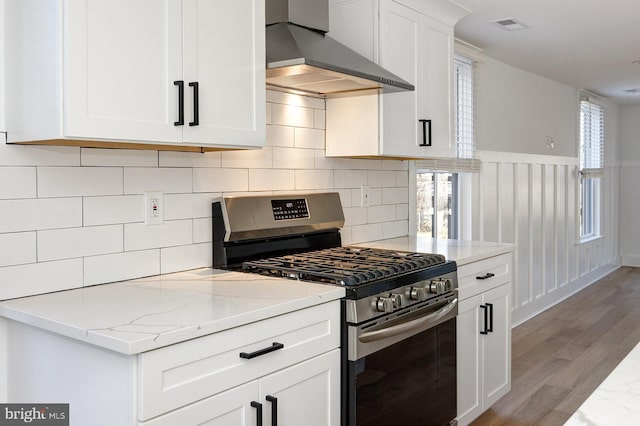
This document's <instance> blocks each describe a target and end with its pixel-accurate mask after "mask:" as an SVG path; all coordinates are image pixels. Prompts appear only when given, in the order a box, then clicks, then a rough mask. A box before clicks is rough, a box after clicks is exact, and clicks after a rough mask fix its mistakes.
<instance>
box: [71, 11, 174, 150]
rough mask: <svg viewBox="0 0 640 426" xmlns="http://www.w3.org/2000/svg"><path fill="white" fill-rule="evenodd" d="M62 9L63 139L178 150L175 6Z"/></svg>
mask: <svg viewBox="0 0 640 426" xmlns="http://www.w3.org/2000/svg"><path fill="white" fill-rule="evenodd" d="M64 4H65V6H64V7H65V22H64V25H65V26H66V33H65V35H64V39H65V41H64V62H65V64H64V65H65V66H64V83H63V90H64V94H63V99H64V108H65V113H64V117H65V120H64V129H63V133H64V136H65V137H70V138H77V139H92V140H95V139H120V140H125V141H132V140H136V141H154V142H180V141H181V139H182V130H181V128H180V127H176V126H174V124H173V123H174V121H175V120H177V88H174V86H173V81H174V80H179V79H180V78H181V75H182V59H181V50H182V41H181V12H180V4H181V3H180V1H179V0H137V1H130V0H69V1H66V2H64Z"/></svg>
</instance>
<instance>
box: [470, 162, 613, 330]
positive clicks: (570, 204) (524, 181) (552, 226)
mask: <svg viewBox="0 0 640 426" xmlns="http://www.w3.org/2000/svg"><path fill="white" fill-rule="evenodd" d="M478 157H479V158H480V159H481V160H482V170H481V172H480V173H478V174H475V175H474V177H473V190H472V193H473V196H472V211H473V212H474V213H473V220H472V222H473V225H472V230H473V239H474V240H480V241H498V242H504V243H513V244H516V245H517V249H516V252H515V254H514V259H516V262H515V264H514V271H513V298H512V301H513V302H512V303H513V306H512V309H513V311H512V319H513V325H514V326H515V325H517V324H520V323H522V322H524V321H526V320H527V319H529V318H531V317H532V316H535V315H537V314H538V313H540V312H542V311H544V310H546V309H548V308H549V307H551V306H553V305H555V304H556V303H558V302H560V301H562V300H564V299H565V298H567V297H569V296H570V295H572V294H574V293H575V292H577V291H578V290H580V289H582V288H584V287H585V286H587V285H589V284H591V283H593V282H594V281H595V280H597V279H598V278H600V277H602V276H604V275H606V274H608V273H609V272H611V271H613V270H614V269H616V268H617V267H619V265H620V253H619V249H618V246H619V236H618V229H619V224H618V198H619V195H618V194H619V189H618V188H619V181H620V179H619V173H620V167H619V165H608V166H607V167H606V175H605V178H604V179H603V182H602V198H603V199H602V203H601V204H602V209H601V212H600V215H601V224H600V229H601V235H602V236H601V237H600V238H596V239H593V240H590V241H588V242H580V241H579V240H580V239H579V224H578V221H579V216H578V207H577V203H578V201H579V194H578V180H577V179H578V178H577V176H578V171H577V168H578V159H577V158H575V157H558V156H547V155H531V154H514V153H503V152H490V151H483V152H479V153H478Z"/></svg>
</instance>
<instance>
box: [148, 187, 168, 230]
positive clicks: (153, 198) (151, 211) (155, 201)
mask: <svg viewBox="0 0 640 426" xmlns="http://www.w3.org/2000/svg"><path fill="white" fill-rule="evenodd" d="M162 222H164V203H163V197H162V192H157V191H150V192H145V193H144V224H145V225H160V224H162Z"/></svg>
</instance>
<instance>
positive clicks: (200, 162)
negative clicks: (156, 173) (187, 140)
mask: <svg viewBox="0 0 640 426" xmlns="http://www.w3.org/2000/svg"><path fill="white" fill-rule="evenodd" d="M159 156H160V159H159V165H160V167H220V152H214V151H210V152H177V151H160V152H159Z"/></svg>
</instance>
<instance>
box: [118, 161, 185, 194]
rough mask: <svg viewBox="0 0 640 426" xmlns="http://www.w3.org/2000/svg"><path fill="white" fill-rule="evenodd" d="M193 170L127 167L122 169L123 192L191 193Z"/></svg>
mask: <svg viewBox="0 0 640 426" xmlns="http://www.w3.org/2000/svg"><path fill="white" fill-rule="evenodd" d="M192 187H193V172H192V169H188V168H165V167H162V168H155V167H127V168H125V169H124V193H125V194H143V193H145V192H147V191H160V192H163V193H187V192H188V193H191V191H192Z"/></svg>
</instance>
